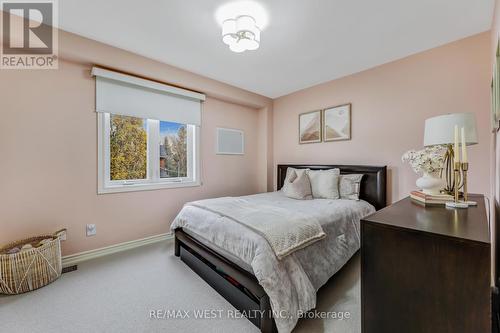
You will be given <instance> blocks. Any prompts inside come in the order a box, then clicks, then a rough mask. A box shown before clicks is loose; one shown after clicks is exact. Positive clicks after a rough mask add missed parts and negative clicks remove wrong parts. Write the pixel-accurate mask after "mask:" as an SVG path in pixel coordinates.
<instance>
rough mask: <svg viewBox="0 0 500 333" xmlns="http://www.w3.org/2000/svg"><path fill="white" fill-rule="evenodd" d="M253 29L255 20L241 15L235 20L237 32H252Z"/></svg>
mask: <svg viewBox="0 0 500 333" xmlns="http://www.w3.org/2000/svg"><path fill="white" fill-rule="evenodd" d="M254 27H255V20H254V19H253V17H251V16H247V15H242V16H240V17H238V18H237V19H236V29H237V30H238V31H250V32H253V30H254Z"/></svg>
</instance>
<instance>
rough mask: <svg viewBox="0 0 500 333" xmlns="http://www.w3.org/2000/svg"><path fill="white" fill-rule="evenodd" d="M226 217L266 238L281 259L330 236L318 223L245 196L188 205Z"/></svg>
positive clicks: (312, 219) (313, 219)
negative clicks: (250, 199) (258, 202)
mask: <svg viewBox="0 0 500 333" xmlns="http://www.w3.org/2000/svg"><path fill="white" fill-rule="evenodd" d="M187 205H188V206H194V207H198V208H202V209H205V210H208V211H211V212H212V213H216V214H219V215H221V216H225V217H227V218H230V219H231V220H234V221H235V222H238V223H240V224H243V225H244V226H246V227H247V228H249V229H251V230H253V231H255V232H256V233H258V234H259V235H261V236H262V237H264V238H265V239H266V240H267V242H268V243H269V245H270V246H271V248H272V250H273V252H274V254H275V255H276V257H277V258H278V259H282V258H283V257H285V256H287V255H289V254H290V253H293V252H295V251H297V250H299V249H302V248H304V247H306V246H308V245H310V244H312V243H314V242H316V241H318V240H320V239H322V238H324V237H325V236H326V235H325V233H324V232H323V229H322V228H321V225H320V224H319V222H318V220H317V219H316V218H314V217H310V216H309V217H307V216H306V215H304V214H300V213H297V212H293V211H291V210H288V209H284V208H281V207H277V206H272V205H262V204H255V203H253V202H250V201H248V200H245V199H244V198H241V197H224V198H216V199H207V200H200V201H194V202H190V203H188V204H187Z"/></svg>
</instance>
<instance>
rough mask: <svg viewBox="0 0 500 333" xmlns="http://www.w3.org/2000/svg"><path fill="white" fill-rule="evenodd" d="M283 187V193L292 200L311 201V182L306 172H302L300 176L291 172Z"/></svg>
mask: <svg viewBox="0 0 500 333" xmlns="http://www.w3.org/2000/svg"><path fill="white" fill-rule="evenodd" d="M285 184H286V185H287V186H283V193H284V194H285V195H286V196H287V197H289V198H292V199H299V200H309V199H312V194H311V182H310V181H309V177H308V176H307V173H306V172H302V173H301V174H300V176H298V175H297V172H296V171H295V170H293V171H292V172H291V174H290V177H289V182H288V183H285Z"/></svg>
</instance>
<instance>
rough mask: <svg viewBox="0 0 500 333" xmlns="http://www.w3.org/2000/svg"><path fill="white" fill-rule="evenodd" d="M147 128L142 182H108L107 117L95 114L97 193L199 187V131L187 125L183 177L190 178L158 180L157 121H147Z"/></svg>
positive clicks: (158, 134) (106, 115) (108, 147)
mask: <svg viewBox="0 0 500 333" xmlns="http://www.w3.org/2000/svg"><path fill="white" fill-rule="evenodd" d="M147 122H148V124H147V126H148V134H149V135H148V152H147V160H148V167H147V175H146V179H137V180H135V179H134V180H111V179H110V146H109V133H110V114H109V113H98V114H97V132H98V135H97V137H98V143H97V144H98V158H97V160H98V161H97V163H98V172H97V183H98V186H97V193H98V194H105V193H118V192H133V191H148V190H158V189H167V188H180V187H194V186H200V185H201V181H200V174H201V173H200V165H201V163H200V128H199V126H195V125H187V126H186V130H187V155H188V156H190V157H191V158H189V157H188V159H187V174H188V175H192V177H178V178H160V174H159V173H160V171H159V170H160V167H159V165H160V156H159V155H160V151H159V150H160V149H159V146H160V141H159V138H160V121H159V120H153V119H147Z"/></svg>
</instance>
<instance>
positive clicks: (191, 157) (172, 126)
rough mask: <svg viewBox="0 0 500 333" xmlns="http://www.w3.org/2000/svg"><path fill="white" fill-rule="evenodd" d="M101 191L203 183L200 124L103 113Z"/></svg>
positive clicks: (101, 130) (101, 121) (121, 190)
mask: <svg viewBox="0 0 500 333" xmlns="http://www.w3.org/2000/svg"><path fill="white" fill-rule="evenodd" d="M99 116H100V121H99V123H100V124H99V127H100V129H99V130H100V132H102V135H101V139H100V140H99V141H100V145H101V146H102V152H101V154H102V163H103V164H104V165H103V174H102V175H101V176H102V179H101V182H100V186H99V192H100V193H108V192H123V191H134V190H146V189H157V188H168V187H185V186H197V185H199V179H198V174H197V170H196V167H195V165H196V160H197V158H196V151H197V144H196V143H197V142H198V141H197V138H196V135H197V132H198V130H197V127H196V126H194V125H189V124H179V123H174V122H168V121H160V120H155V119H142V118H137V117H130V116H122V115H114V114H109V113H102V114H101V115H99Z"/></svg>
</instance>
